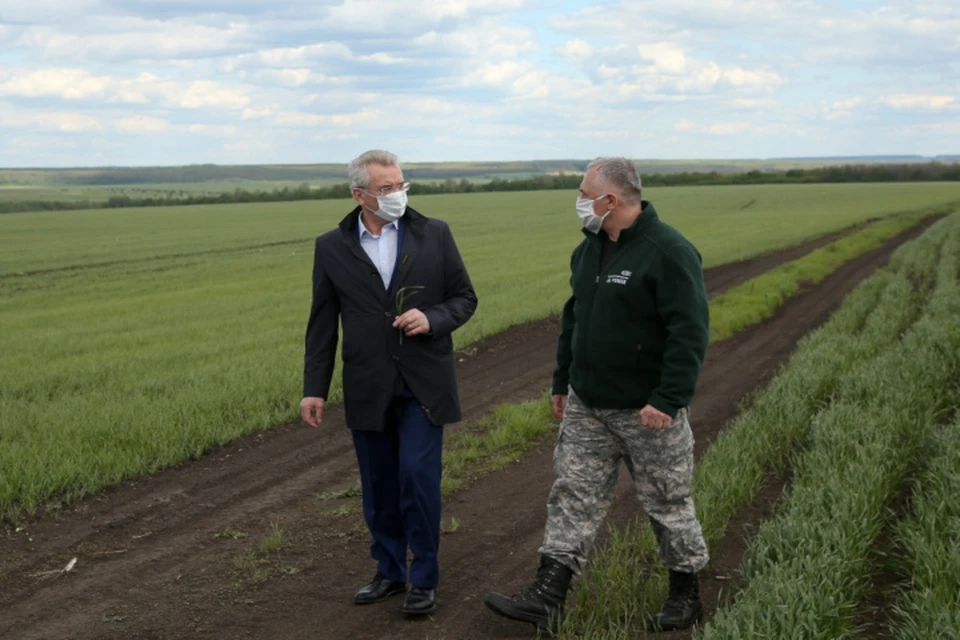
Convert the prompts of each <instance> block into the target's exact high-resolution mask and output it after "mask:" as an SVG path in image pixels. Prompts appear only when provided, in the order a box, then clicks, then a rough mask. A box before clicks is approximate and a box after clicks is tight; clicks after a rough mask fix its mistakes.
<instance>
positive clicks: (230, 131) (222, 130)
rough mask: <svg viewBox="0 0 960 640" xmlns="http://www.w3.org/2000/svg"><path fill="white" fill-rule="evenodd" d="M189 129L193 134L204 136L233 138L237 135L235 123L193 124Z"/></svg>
mask: <svg viewBox="0 0 960 640" xmlns="http://www.w3.org/2000/svg"><path fill="white" fill-rule="evenodd" d="M187 131H189V132H190V133H193V134H198V135H203V136H215V137H221V138H232V137H233V136H235V135H237V131H238V130H237V128H236V127H235V126H233V125H229V124H228V125H215V124H191V125H190V126H188V127H187Z"/></svg>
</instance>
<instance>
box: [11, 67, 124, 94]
mask: <svg viewBox="0 0 960 640" xmlns="http://www.w3.org/2000/svg"><path fill="white" fill-rule="evenodd" d="M111 84H112V80H111V78H109V77H107V76H95V75H92V74H91V73H90V72H88V71H85V70H83V69H38V70H35V71H27V72H25V73H21V74H19V75H13V76H12V77H11V78H10V79H9V80H7V81H6V82H3V83H0V95H14V96H21V97H25V98H38V97H56V98H63V99H65V100H82V99H85V98H96V97H100V96H103V95H104V94H105V93H106V91H107V89H108V88H109V87H110V86H111Z"/></svg>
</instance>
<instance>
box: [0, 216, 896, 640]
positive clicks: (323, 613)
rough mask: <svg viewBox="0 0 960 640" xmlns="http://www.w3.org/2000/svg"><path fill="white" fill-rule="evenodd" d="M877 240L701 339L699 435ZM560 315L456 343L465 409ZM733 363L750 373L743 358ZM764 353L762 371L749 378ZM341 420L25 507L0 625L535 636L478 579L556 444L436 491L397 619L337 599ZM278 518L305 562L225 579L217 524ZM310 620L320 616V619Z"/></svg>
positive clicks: (547, 342) (534, 356) (352, 575)
mask: <svg viewBox="0 0 960 640" xmlns="http://www.w3.org/2000/svg"><path fill="white" fill-rule="evenodd" d="M838 235H842V233H841V234H833V236H832V237H829V238H825V239H820V240H818V241H815V242H811V243H807V244H806V245H804V246H803V247H797V248H794V249H791V250H789V251H786V252H780V253H777V254H773V255H769V256H764V257H761V258H757V259H754V260H749V261H745V262H741V263H737V264H734V265H725V266H723V267H718V268H716V269H711V270H708V271H707V281H708V287H709V290H710V293H711V294H716V293H717V292H718V291H720V290H721V289H724V288H727V287H729V286H733V285H734V284H736V283H738V282H741V281H743V280H746V279H749V278H751V277H754V276H755V275H759V274H760V273H763V272H765V271H767V270H769V269H770V268H772V267H774V266H776V265H777V264H781V263H782V262H785V261H788V260H792V259H795V258H796V257H798V256H799V255H803V254H804V253H806V252H809V251H811V250H813V249H815V248H817V247H819V246H822V245H823V244H826V243H827V242H829V241H830V240H831V239H833V238H835V237H836V236H838ZM897 241H902V239H897ZM897 241H891V243H888V245H889V246H888V247H885V248H884V250H886V249H890V248H891V247H892V246H894V245H895V244H897V243H898V242H897ZM884 250H879V251H877V252H874V253H873V254H868V256H864V257H863V258H860V259H858V260H855V261H854V262H853V263H850V264H849V265H847V266H846V267H844V268H843V269H842V270H841V271H842V272H843V275H841V272H838V273H837V274H834V276H831V277H830V278H828V279H827V281H825V282H824V283H823V285H822V286H821V287H818V288H817V289H816V290H815V292H810V293H808V294H804V296H801V297H800V298H798V299H797V300H796V301H792V302H791V303H788V305H787V306H786V307H784V309H782V310H781V312H778V315H777V316H776V317H775V318H773V319H771V320H770V321H768V322H766V323H764V324H763V325H760V326H759V327H756V328H754V329H753V330H747V331H746V332H744V333H743V334H740V335H738V336H735V337H734V338H731V339H730V340H729V341H727V342H725V343H720V344H718V345H715V346H714V347H711V351H710V353H709V354H708V359H707V364H706V366H705V372H704V378H703V381H702V384H701V386H702V388H703V389H705V390H709V391H708V392H707V393H706V394H703V393H701V395H702V396H704V397H703V398H698V402H697V403H696V404H695V406H694V418H695V420H696V416H698V415H700V416H705V421H706V422H707V424H705V425H704V426H701V425H698V424H696V422H695V429H696V432H697V436H698V452H699V451H702V448H703V447H704V446H705V445H706V444H709V442H710V441H711V440H712V437H710V435H711V434H713V435H715V433H716V432H717V431H718V430H719V429H720V428H722V426H723V424H725V422H726V421H727V420H729V418H730V417H732V416H733V415H735V412H736V403H737V402H738V400H739V398H741V397H743V396H744V395H745V394H746V393H748V392H749V391H750V390H752V389H753V388H755V387H756V386H757V384H762V382H764V381H765V380H766V379H767V378H769V375H771V374H772V372H773V368H775V367H776V366H777V364H778V363H779V362H781V361H782V360H783V359H784V358H785V357H786V356H787V355H789V352H790V351H791V350H792V346H793V342H795V339H794V340H793V341H791V340H790V338H789V337H787V336H784V335H783V334H784V333H785V331H784V328H785V327H787V328H791V329H792V331H793V333H795V334H796V336H797V338H799V337H800V336H802V335H803V334H804V333H805V332H806V330H807V329H808V328H810V327H811V326H816V324H819V323H820V322H822V321H823V319H825V318H826V316H827V315H828V314H829V313H830V311H831V310H832V308H833V307H832V306H831V304H833V305H834V306H835V304H836V303H838V301H839V299H841V298H842V296H843V295H844V294H845V292H846V291H848V290H849V288H851V287H852V284H854V283H855V282H857V281H858V280H859V279H861V278H862V277H864V276H865V275H867V274H869V273H870V272H871V271H872V270H873V269H874V268H875V267H876V265H877V264H879V263H880V262H881V261H882V260H885V255H886V254H884ZM891 250H892V249H891ZM871 256H872V257H871ZM858 265H859V266H858ZM834 280H836V283H835V284H831V283H832V282H833V281H834ZM717 282H721V283H723V284H722V285H718V284H716V283H717ZM822 292H827V293H828V294H829V295H827V294H823V293H822ZM804 298H812V300H804ZM834 298H836V299H834ZM831 301H832V302H831ZM817 308H819V309H820V311H819V315H818V314H817V312H816V311H815V309H817ZM791 314H799V315H791ZM821 316H822V317H821ZM764 327H766V329H767V332H768V333H767V334H764V333H763V328H764ZM771 327H774V328H773V329H771ZM557 331H558V325H557V321H556V319H548V320H544V321H541V322H537V323H532V324H527V325H519V326H515V327H513V328H511V329H509V330H507V331H506V332H504V333H502V334H499V335H498V336H494V337H492V338H489V339H487V340H484V341H482V342H480V343H478V344H476V345H474V346H473V347H471V348H469V349H466V350H464V351H462V352H461V353H460V356H459V357H460V364H459V367H460V369H459V378H460V384H461V389H462V398H463V400H464V418H465V420H472V419H474V418H477V417H480V416H481V415H483V414H485V413H486V412H487V411H489V410H490V408H492V406H493V405H495V404H499V403H502V402H513V401H519V400H525V399H530V398H534V397H537V396H538V395H539V394H540V393H542V392H543V389H544V388H545V387H546V386H547V385H548V384H549V377H550V372H551V370H552V366H553V358H554V351H555V344H556V335H557ZM755 334H758V335H759V337H757V335H755ZM791 335H793V334H792V333H791ZM750 336H753V337H752V338H751V337H750ZM764 336H766V337H764ZM778 346H779V351H778V352H777V353H780V352H782V354H780V355H771V354H770V351H771V350H775V349H774V347H778ZM778 358H779V359H778ZM743 369H749V371H750V372H752V374H753V375H743V371H742V370H743ZM761 369H762V370H763V372H764V373H763V374H762V375H760V376H759V377H758V376H757V375H756V372H757V371H760V370H761ZM711 372H716V373H711ZM711 376H715V379H713V378H711ZM738 380H739V381H740V384H739V387H738V385H737V384H735V382H736V381H738ZM758 380H759V382H758ZM740 387H742V388H740ZM738 393H739V395H737V394H738ZM710 398H713V399H714V400H710ZM342 425H343V417H342V413H341V409H340V408H339V407H331V408H330V409H329V410H328V414H327V417H326V420H325V428H324V430H323V431H321V432H320V433H318V432H316V431H313V430H310V429H306V428H304V427H302V426H300V425H286V426H283V427H279V428H277V429H273V430H271V431H270V432H267V433H262V434H258V435H256V436H251V437H249V438H245V439H243V440H241V441H239V442H237V443H234V444H232V445H230V446H227V447H223V448H221V449H219V450H217V451H216V452H214V453H212V454H210V455H208V456H206V457H204V458H203V459H201V460H198V461H194V462H192V463H189V464H187V465H184V466H182V467H180V468H177V469H171V470H168V471H164V472H161V473H158V474H156V475H153V476H150V477H146V478H143V479H141V480H138V481H136V482H130V483H126V484H124V485H122V486H120V487H116V488H114V489H111V490H108V491H106V492H103V493H102V494H99V495H97V496H94V497H91V498H89V499H86V500H84V501H82V502H81V503H80V504H79V505H77V506H76V507H74V508H72V509H69V510H66V511H65V512H63V513H60V514H52V515H49V516H47V517H41V518H38V519H35V520H33V521H30V522H28V523H27V525H26V530H25V531H20V532H14V531H8V532H7V535H6V536H4V537H3V538H2V539H0V558H2V560H0V607H2V611H3V615H2V617H0V634H2V635H3V636H4V637H9V638H46V637H53V638H99V637H145V638H146V637H184V636H185V635H189V636H191V637H193V636H197V637H222V636H224V635H233V636H236V637H257V638H266V637H277V638H292V637H345V638H346V637H357V638H362V637H370V638H388V637H411V638H413V637H417V638H419V637H427V636H430V637H450V638H467V637H512V636H513V635H518V636H524V635H529V629H528V628H526V627H524V626H523V625H513V624H511V623H509V622H507V621H503V622H501V621H499V620H497V619H495V618H494V617H493V616H492V615H486V614H485V613H484V612H483V608H482V605H481V604H480V601H481V599H482V596H483V594H484V593H485V592H486V591H487V590H488V589H490V588H498V589H509V588H511V587H513V586H518V585H519V584H521V583H523V582H525V581H527V580H529V577H530V575H531V574H532V571H533V567H534V566H535V563H536V546H537V545H538V543H539V538H540V535H541V533H542V526H543V505H544V502H545V499H546V492H547V491H548V489H549V484H550V481H551V480H552V469H551V462H550V458H551V455H552V451H551V447H550V446H548V445H545V446H542V447H540V448H539V449H537V450H535V451H534V452H532V453H530V454H529V455H527V456H525V459H524V463H523V466H522V467H519V466H518V467H512V468H509V469H507V470H504V471H503V472H498V473H496V474H492V475H491V476H489V477H486V478H483V479H481V480H480V481H478V482H477V483H476V484H475V485H474V486H472V487H468V488H467V489H464V490H461V491H459V492H457V493H456V494H455V495H454V496H452V498H451V499H449V500H448V501H447V504H446V506H445V513H444V518H445V521H449V519H450V518H456V519H457V520H458V521H459V522H461V523H462V524H461V527H460V529H459V530H458V531H457V532H456V533H455V534H452V535H447V536H445V537H444V541H443V544H442V547H441V563H442V565H441V566H442V568H443V571H444V582H443V586H442V589H441V592H440V600H441V603H442V607H441V609H440V611H439V612H438V614H437V615H436V616H435V617H434V618H433V619H432V620H431V621H427V622H424V623H407V624H404V623H402V622H399V623H398V620H397V615H394V614H396V612H395V611H394V609H395V607H394V606H393V605H392V604H387V605H385V606H380V607H378V608H376V609H363V610H359V608H356V607H350V606H345V605H346V604H348V603H349V602H350V598H351V594H352V593H353V591H354V590H355V588H356V587H357V586H358V585H359V584H361V583H363V582H365V581H366V580H367V579H368V578H369V575H368V574H369V573H372V568H371V567H372V563H371V562H369V560H368V559H367V553H366V548H365V547H366V542H365V536H363V535H359V536H356V535H351V534H350V532H349V531H344V525H343V524H342V523H338V522H337V521H331V520H329V519H321V518H318V516H317V514H318V512H319V511H321V510H322V509H323V508H325V505H323V504H322V503H319V502H318V501H317V500H316V499H315V495H316V494H317V493H319V492H321V491H328V490H331V489H338V488H343V487H346V486H350V485H352V484H353V483H354V482H355V478H356V471H355V462H354V460H353V452H352V445H351V444H350V441H349V435H348V432H347V431H346V430H345V429H343V428H342ZM698 455H699V454H698ZM629 494H630V491H629V488H628V487H625V486H621V488H620V490H619V492H618V501H617V504H616V506H615V508H614V513H613V514H612V517H611V522H617V521H619V520H621V515H620V514H631V515H635V512H636V509H633V508H630V506H629V504H627V501H628V500H629ZM624 498H626V499H627V500H624ZM621 503H623V505H621ZM271 521H278V522H282V523H284V526H285V528H286V527H290V525H289V524H288V523H291V522H292V523H295V524H294V526H292V527H290V531H291V532H292V533H291V534H290V535H291V538H292V542H293V545H292V549H291V550H290V551H289V552H284V553H283V554H281V557H282V558H283V561H285V562H287V563H288V566H296V567H304V570H303V571H302V572H300V573H297V574H295V575H290V576H286V577H284V578H283V579H274V580H271V581H269V582H267V583H266V584H265V585H263V586H261V587H255V588H252V589H251V588H248V589H246V590H239V591H235V590H232V588H231V586H230V578H229V567H230V565H231V560H232V559H233V558H235V557H237V555H238V554H240V553H243V552H247V551H249V550H250V549H251V547H253V546H254V543H253V542H252V541H239V542H238V543H237V544H233V543H234V542H237V541H223V540H217V539H215V538H214V535H215V534H216V533H217V532H218V531H222V530H223V529H224V528H226V527H232V528H235V529H238V530H241V531H247V532H249V533H250V534H251V536H250V537H251V538H254V537H255V535H256V534H258V533H259V532H265V531H266V529H267V527H268V526H269V523H270V522H271ZM531 545H532V546H531ZM514 554H516V555H515V556H514ZM74 556H75V557H78V558H79V562H78V564H77V567H76V569H75V570H74V571H73V572H71V573H70V574H65V575H62V576H58V577H51V578H37V577H32V576H35V575H36V574H38V573H41V572H44V571H49V570H53V569H57V568H61V567H62V566H64V565H65V564H66V562H67V561H68V560H69V559H70V558H71V557H74ZM705 597H709V596H707V595H706V594H705ZM238 599H239V600H238ZM238 601H239V604H238ZM397 605H399V603H397ZM361 614H362V615H361ZM228 630H229V631H228ZM310 630H323V631H322V632H320V633H319V635H317V634H316V633H314V634H311V631H310ZM328 633H329V634H330V635H327V634H328Z"/></svg>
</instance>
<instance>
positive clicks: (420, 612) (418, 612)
mask: <svg viewBox="0 0 960 640" xmlns="http://www.w3.org/2000/svg"><path fill="white" fill-rule="evenodd" d="M436 610H437V605H433V606H432V607H430V608H429V609H416V610H414V611H411V610H410V609H404V608H403V607H400V613H402V614H403V615H405V616H428V615H430V614H431V613H434V612H435V611H436Z"/></svg>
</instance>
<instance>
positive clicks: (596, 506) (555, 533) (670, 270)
mask: <svg viewBox="0 0 960 640" xmlns="http://www.w3.org/2000/svg"><path fill="white" fill-rule="evenodd" d="M577 214H578V215H579V217H580V220H581V222H582V224H583V227H584V235H585V236H586V237H585V238H584V240H583V242H581V243H580V245H579V246H577V248H576V249H575V250H574V251H573V256H572V258H571V261H570V267H571V276H570V285H571V288H572V289H573V295H572V296H571V297H570V299H569V300H568V301H567V303H566V305H565V306H564V308H563V321H562V325H561V331H560V340H559V346H558V349H557V366H556V368H555V369H554V374H553V411H554V413H555V414H556V416H557V417H558V418H561V419H562V422H561V424H560V434H559V436H558V439H557V445H556V450H555V451H554V473H555V474H556V479H555V481H554V484H553V488H552V490H551V492H550V497H549V498H548V500H547V524H546V530H545V532H544V538H543V545H542V546H541V548H540V568H539V570H538V571H537V576H536V579H535V580H534V582H533V584H532V585H530V586H529V587H527V588H525V589H523V590H521V591H520V592H519V593H518V594H516V595H513V596H509V597H508V596H503V595H500V594H498V593H491V594H489V595H487V598H486V600H485V602H486V604H487V606H488V607H489V608H490V609H491V610H493V611H494V612H496V613H498V614H500V615H503V616H506V617H508V618H511V619H514V620H520V621H524V622H530V623H533V624H535V625H536V626H537V627H538V628H539V629H541V630H548V631H555V630H556V628H557V624H558V623H559V620H560V618H561V616H562V615H563V605H564V602H565V600H566V596H567V591H568V590H569V588H570V581H571V579H572V578H573V576H574V575H579V574H580V573H581V572H582V571H583V568H584V565H585V564H586V560H587V554H588V553H589V550H590V547H591V545H592V544H593V540H594V538H595V537H596V534H597V531H598V530H599V528H600V525H601V524H602V523H603V520H604V518H605V517H606V514H607V511H608V510H609V507H610V501H611V497H612V495H613V490H614V487H615V485H616V481H617V476H618V474H619V469H620V462H621V461H623V462H624V463H626V465H627V469H628V471H629V472H630V474H631V476H632V477H633V479H634V482H635V484H636V489H637V495H638V497H639V498H640V502H641V504H642V506H643V508H644V511H645V512H646V514H647V516H648V517H649V519H650V523H651V525H652V527H653V531H654V533H655V534H656V537H657V541H658V543H659V546H660V549H659V552H660V558H661V560H662V561H663V563H664V564H665V565H666V566H667V567H668V569H669V570H670V595H669V596H668V598H667V601H666V603H665V604H664V606H663V608H662V609H661V611H660V612H659V613H657V614H655V615H653V616H651V618H650V620H649V626H650V628H651V630H655V631H656V630H664V631H665V630H673V629H684V628H688V627H690V626H692V625H693V624H694V623H695V622H697V621H698V620H699V619H700V618H701V616H702V606H701V603H700V594H699V587H698V583H697V572H698V571H700V570H701V569H702V568H703V567H704V566H705V565H706V564H707V561H708V559H709V558H708V555H707V546H706V543H705V542H704V539H703V534H702V532H701V529H700V523H699V521H698V520H697V517H696V514H695V512H694V506H693V500H692V498H691V493H690V483H691V479H692V477H693V434H692V432H691V430H690V423H689V406H690V403H691V401H692V399H693V394H694V391H695V389H696V386H697V379H698V377H699V375H700V370H701V367H702V365H703V358H704V353H705V352H706V348H707V342H708V339H709V311H708V306H707V294H706V288H705V287H704V283H703V270H702V268H701V261H700V254H699V253H698V252H697V250H696V248H695V247H694V246H693V245H692V244H690V242H689V241H688V240H687V239H686V238H684V237H683V236H682V235H681V234H680V233H679V232H678V231H677V230H676V229H674V228H672V227H670V226H669V225H667V224H665V223H663V222H661V221H660V219H659V217H658V216H657V212H656V210H655V209H654V208H653V205H652V204H651V203H649V202H647V201H645V200H642V199H641V190H640V176H639V174H638V173H637V170H636V168H635V167H634V165H633V163H632V162H630V161H629V160H627V159H626V158H599V159H597V160H595V161H594V162H592V163H591V164H590V165H589V166H588V167H587V171H586V174H585V175H584V178H583V182H582V183H581V184H580V197H579V198H578V199H577Z"/></svg>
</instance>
